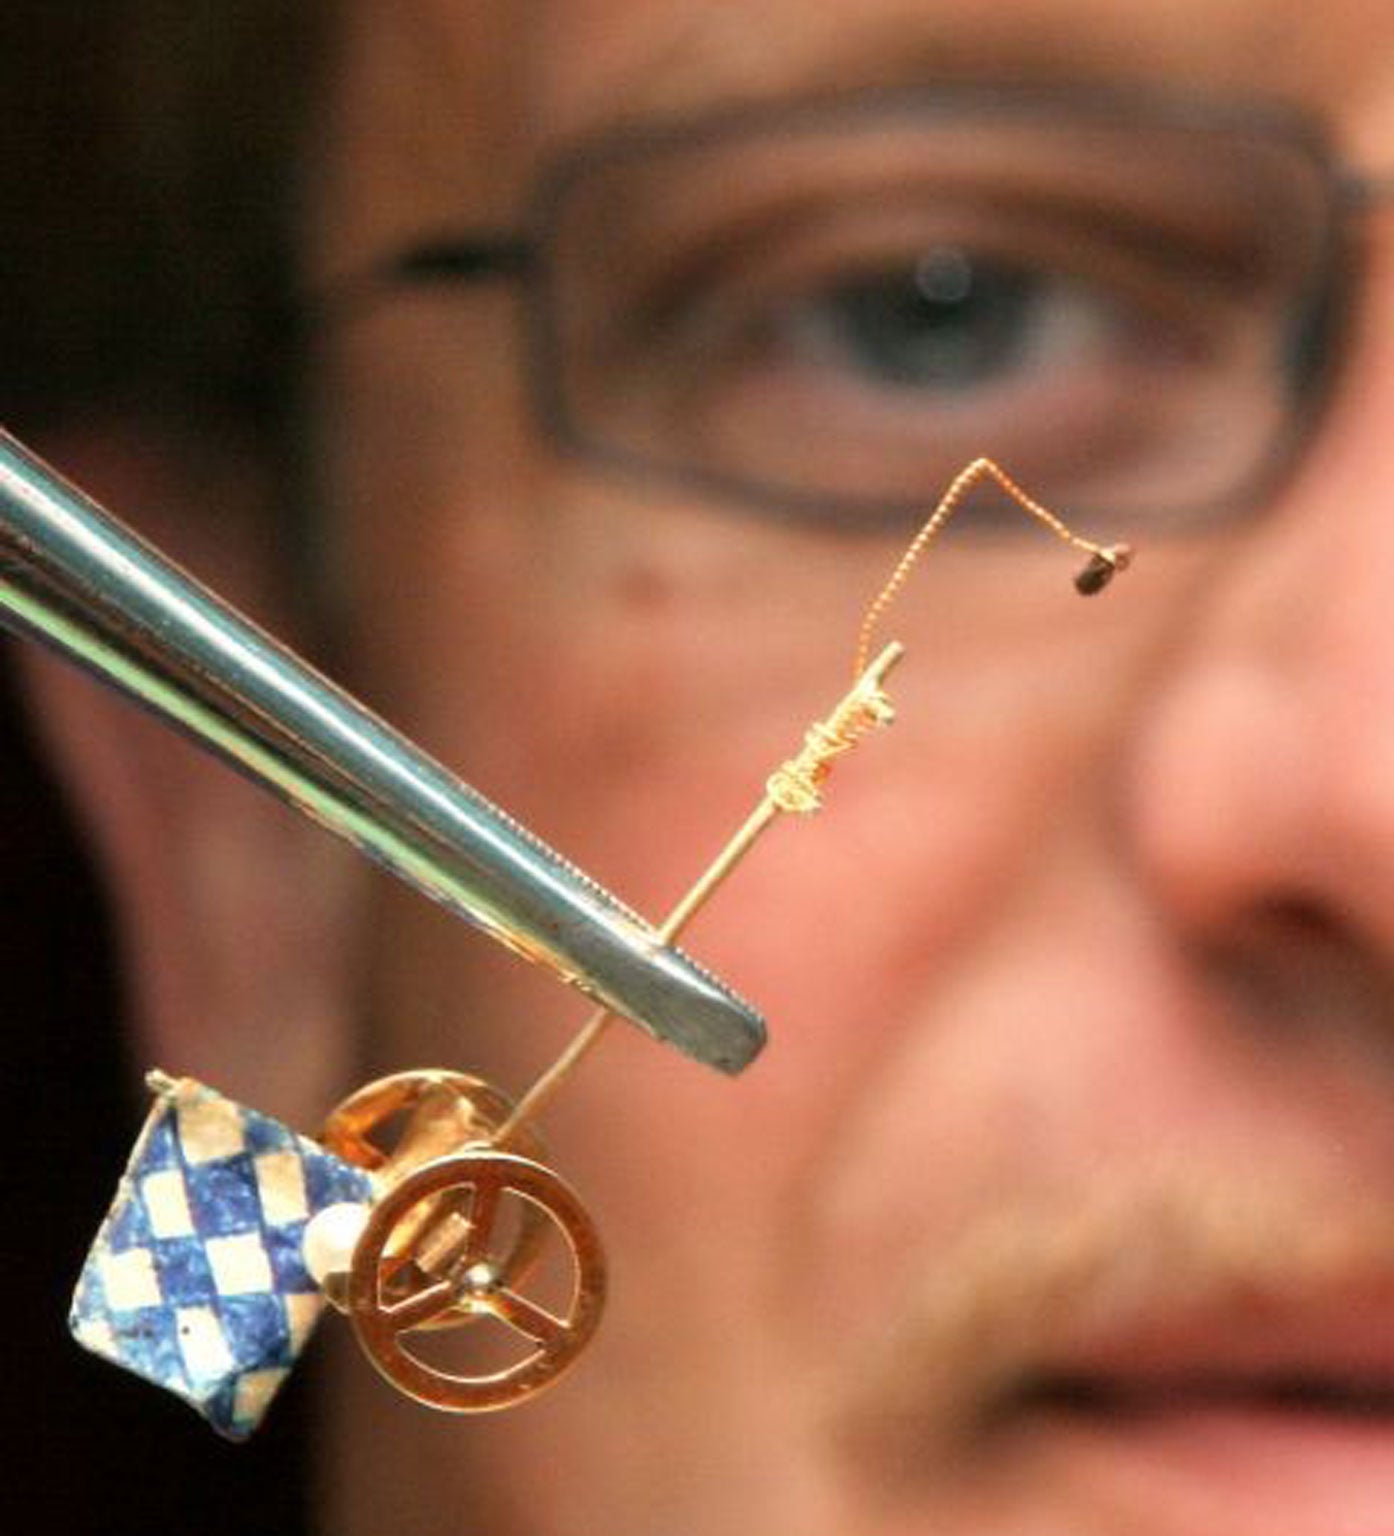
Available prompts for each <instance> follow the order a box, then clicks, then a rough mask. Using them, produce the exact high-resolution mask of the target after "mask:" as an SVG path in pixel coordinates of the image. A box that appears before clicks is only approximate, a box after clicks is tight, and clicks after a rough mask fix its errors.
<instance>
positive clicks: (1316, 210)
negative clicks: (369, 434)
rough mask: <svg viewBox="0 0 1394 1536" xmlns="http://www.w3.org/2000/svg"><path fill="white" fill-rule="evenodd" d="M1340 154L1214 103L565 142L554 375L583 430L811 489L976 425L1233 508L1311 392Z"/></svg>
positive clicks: (1022, 464)
mask: <svg viewBox="0 0 1394 1536" xmlns="http://www.w3.org/2000/svg"><path fill="white" fill-rule="evenodd" d="M1331 204H1332V197H1331V179H1330V177H1329V175H1328V174H1327V172H1326V170H1325V168H1324V164H1323V162H1321V161H1320V160H1319V159H1318V158H1317V157H1316V156H1315V155H1314V154H1313V153H1312V152H1311V151H1310V149H1309V148H1308V147H1307V146H1306V145H1305V144H1302V143H1299V142H1297V141H1292V142H1289V141H1287V140H1285V139H1284V138H1282V137H1281V136H1275V135H1267V134H1264V133H1261V132H1256V131H1255V132H1246V131H1244V130H1243V129H1242V128H1236V127H1234V126H1231V125H1226V126H1224V127H1208V126H1195V125H1190V124H1184V123H1176V124H1173V123H1162V124H1146V123H1137V122H1111V121H1109V120H1107V119H1100V118H1098V117H1093V116H1088V115H1085V116H1082V117H1081V118H1080V119H1078V120H1072V119H1070V118H1069V117H1062V116H1060V115H1055V116H1050V115H1045V114H1042V115H1035V114H1032V113H1023V112H1020V111H1003V112H1001V113H997V114H994V113H992V112H977V113H973V114H967V115H965V114H962V113H960V114H954V113H947V112H946V113H926V112H923V111H895V110H888V111H886V112H884V113H880V114H877V113H860V114H857V115H855V116H851V115H849V116H847V117H846V118H839V117H838V116H837V115H836V114H834V115H832V116H831V117H828V118H824V119H816V118H812V117H810V118H809V119H807V120H803V121H795V122H793V123H792V124H785V125H783V126H781V127H779V128H777V129H773V128H772V129H770V130H768V131H760V130H758V129H757V130H751V131H735V132H730V133H712V134H707V135H700V134H699V135H696V136H693V137H692V138H690V139H689V140H687V141H683V140H682V139H681V138H679V137H676V136H675V137H674V138H672V139H671V140H666V141H665V140H660V141H655V142H653V143H649V144H644V143H640V144H638V145H632V146H629V147H627V148H626V149H624V150H623V151H621V152H619V153H616V154H614V155H613V156H609V157H606V156H603V155H602V156H598V157H595V158H594V159H592V160H590V161H584V160H583V161H581V162H579V163H578V165H577V167H576V168H575V170H574V172H573V173H572V174H571V175H569V176H568V177H565V178H564V179H563V180H562V181H561V182H560V183H559V187H558V190H557V192H556V195H555V199H554V202H553V204H552V208H551V229H550V232H549V239H550V250H551V258H550V266H549V279H548V287H547V290H546V295H545V303H546V306H547V309H546V316H547V329H548V332H549V334H550V340H551V346H552V348H553V349H554V355H553V356H552V357H551V358H550V359H548V364H547V367H548V373H549V376H550V378H551V387H552V388H553V389H554V390H555V400H554V404H555V407H556V409H557V411H558V412H559V414H560V415H561V417H562V418H563V420H564V422H565V424H566V425H567V426H568V428H569V430H571V431H572V432H573V433H574V434H575V435H576V436H577V437H578V438H579V439H580V440H581V441H582V442H583V443H586V444H589V445H591V446H592V447H594V448H596V449H597V450H599V451H602V452H606V453H609V454H610V455H612V456H614V457H618V458H622V459H629V460H631V461H633V462H635V463H640V464H646V465H649V466H652V467H655V468H658V469H662V470H667V471H671V472H673V473H676V474H687V475H691V476H694V477H697V478H702V479H706V480H708V481H710V482H714V483H717V484H719V485H720V484H724V485H727V486H729V487H730V488H731V489H732V490H733V491H735V492H736V493H738V494H740V493H743V494H748V495H750V496H753V497H766V498H768V499H770V500H772V501H775V502H783V503H785V504H786V505H788V506H789V507H790V508H793V509H795V510H797V509H799V508H803V509H805V510H807V511H808V512H809V515H811V516H812V515H816V514H817V512H818V510H819V509H825V511H826V513H827V515H833V514H838V515H842V516H844V517H846V516H851V517H855V516H858V515H865V516H867V517H875V516H880V517H882V518H884V516H885V515H886V514H887V513H888V512H892V513H893V512H895V511H897V510H899V509H905V510H906V511H907V512H908V511H909V510H910V509H914V508H922V507H923V504H924V501H925V499H926V497H927V496H929V495H931V494H932V492H933V490H934V489H935V488H936V487H938V486H941V485H942V484H943V483H944V482H945V481H946V480H947V478H948V477H949V475H950V474H952V473H953V471H954V470H956V469H957V468H958V467H959V466H960V465H961V464H963V463H964V462H965V461H967V460H968V459H971V458H973V457H974V456H976V455H977V454H980V453H991V454H993V455H994V456H997V457H999V458H1001V459H1002V460H1003V461H1004V462H1007V463H1008V464H1009V465H1010V466H1011V468H1012V472H1013V473H1014V474H1015V475H1017V476H1019V477H1020V478H1021V479H1023V480H1024V481H1025V482H1026V483H1028V484H1029V485H1031V486H1032V488H1033V490H1034V491H1035V492H1036V493H1037V494H1039V495H1041V496H1042V497H1044V498H1045V499H1047V500H1052V499H1053V500H1054V501H1056V502H1058V503H1059V504H1060V505H1068V506H1070V507H1071V508H1072V509H1074V510H1086V511H1087V510H1088V509H1090V508H1094V507H1097V508H1099V509H1101V510H1103V509H1106V510H1107V511H1108V513H1109V514H1110V516H1112V517H1114V518H1115V519H1116V518H1119V517H1128V516H1129V515H1133V516H1137V517H1156V516H1166V515H1170V514H1185V513H1188V512H1192V511H1195V510H1205V509H1210V508H1214V507H1220V506H1224V505H1226V504H1229V503H1231V502H1233V500H1234V499H1235V498H1236V496H1239V495H1242V494H1243V492H1244V490H1245V488H1246V487H1248V486H1249V485H1250V484H1251V483H1252V482H1253V481H1254V480H1255V479H1256V478H1258V477H1261V476H1262V475H1263V474H1265V472H1266V471H1267V470H1268V469H1269V468H1270V466H1271V465H1272V464H1273V462H1274V461H1275V459H1277V458H1280V457H1281V456H1282V455H1283V453H1284V451H1285V448H1286V446H1287V443H1288V440H1289V439H1290V438H1291V437H1293V436H1294V435H1295V432H1296V430H1297V426H1298V425H1299V424H1300V418H1301V415H1302V411H1303V408H1304V406H1305V404H1306V402H1305V400H1304V399H1303V396H1302V390H1301V388H1300V387H1299V386H1300V384H1301V379H1300V378H1299V377H1298V376H1297V375H1296V374H1295V372H1294V365H1293V357H1294V352H1295V346H1294V335H1295V334H1296V333H1297V331H1298V330H1299V329H1300V328H1301V327H1302V326H1303V325H1304V323H1305V322H1306V320H1307V319H1308V318H1309V316H1310V313H1311V312H1312V310H1313V307H1314V305H1316V304H1317V303H1318V301H1319V299H1320V296H1321V289H1322V287H1323V285H1324V284H1325V283H1326V282H1327V281H1328V278H1329V271H1328V268H1329V266H1330V262H1331V235H1332V222H1333V220H1332V207H1331Z"/></svg>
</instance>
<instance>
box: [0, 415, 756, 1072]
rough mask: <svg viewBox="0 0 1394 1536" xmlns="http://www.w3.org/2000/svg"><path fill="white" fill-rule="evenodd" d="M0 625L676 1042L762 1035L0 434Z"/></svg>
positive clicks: (333, 691) (713, 1045)
mask: <svg viewBox="0 0 1394 1536" xmlns="http://www.w3.org/2000/svg"><path fill="white" fill-rule="evenodd" d="M0 623H3V624H4V625H5V626H6V627H7V628H10V629H13V630H15V631H17V632H19V633H22V634H26V635H28V636H31V637H32V638H35V639H38V640H40V641H42V642H44V643H45V644H46V645H48V646H50V647H51V648H53V649H55V650H57V651H59V652H61V653H62V654H64V655H66V656H68V657H69V658H70V659H72V660H74V661H76V662H79V663H80V664H82V665H83V666H84V667H86V668H87V669H88V670H90V671H91V672H93V673H95V674H96V675H97V676H99V677H101V678H102V679H104V680H105V681H107V682H109V683H111V684H113V685H114V686H116V687H118V688H120V689H122V690H123V691H124V692H126V693H128V694H130V695H132V696H133V697H134V698H136V699H137V700H139V701H140V702H141V703H142V704H144V705H145V706H146V707H147V708H148V709H150V710H152V711H153V712H154V713H156V714H157V715H159V716H161V717H162V718H163V719H165V720H166V721H168V722H170V723H171V724H173V725H176V726H178V727H180V728H181V729H182V730H183V731H185V732H186V733H188V734H189V735H191V736H192V737H194V738H195V739H196V740H197V741H199V742H200V743H202V744H203V745H204V746H206V747H208V748H209V749H211V750H212V751H214V752H216V753H218V754H219V755H220V756H222V757H223V758H225V759H227V760H228V761H229V762H231V763H233V764H234V765H235V766H237V767H238V768H239V769H241V770H242V771H243V772H244V773H245V774H247V775H249V776H250V777H251V778H253V779H255V780H257V781H259V782H260V783H262V784H263V785H265V786H267V787H268V788H270V789H272V790H273V791H275V792H276V793H277V794H279V795H280V796H282V797H283V798H284V799H286V800H287V801H289V802H290V803H291V804H293V805H295V806H297V807H298V808H299V809H300V810H302V811H303V812H304V813H305V814H306V815H308V816H310V817H312V818H313V819H314V820H315V821H317V822H319V823H320V824H322V825H323V826H325V827H327V828H329V829H330V830H332V831H334V832H337V833H339V834H340V835H341V836H343V837H345V838H347V839H348V840H349V841H350V842H352V843H353V844H354V845H355V846H356V847H358V848H359V849H361V850H362V851H363V852H364V853H365V854H367V855H369V856H370V857H371V858H373V859H375V860H376V861H377V862H378V863H380V864H383V865H385V866H386V867H387V868H388V869H391V870H392V871H393V872H394V873H395V874H397V875H399V876H401V878H402V879H404V880H406V881H407V882H408V883H409V884H411V885H413V886H415V887H416V888H417V889H418V890H420V891H422V892H424V893H425V894H426V895H428V896H430V897H432V898H433V899H435V900H436V901H438V902H440V903H442V904H443V905H444V906H446V907H448V908H450V909H451V910H452V911H454V912H457V913H459V914H460V915H461V916H463V917H466V918H468V919H469V920H470V921H472V922H474V923H476V924H478V925H479V926H480V927H481V928H483V929H485V930H486V931H487V932H488V933H490V934H491V935H492V936H493V937H494V938H496V939H498V940H500V941H501V942H502V943H504V944H506V945H508V946H509V947H510V948H511V949H514V950H516V951H517V952H519V953H521V954H523V955H526V956H527V957H528V958H530V959H533V960H537V961H540V962H542V963H543V964H545V965H547V966H549V967H550V968H551V969H552V970H554V971H555V972H556V973H557V974H558V975H559V976H561V977H562V978H563V979H564V980H566V981H569V982H571V983H572V984H574V985H575V986H577V987H579V988H580V989H581V990H582V991H583V992H585V993H587V994H588V995H589V996H591V997H592V998H594V999H595V1000H596V1001H598V1002H600V1003H602V1004H603V1005H604V1006H605V1007H607V1008H609V1009H613V1010H614V1011H615V1012H616V1013H619V1014H622V1015H624V1016H625V1017H626V1018H629V1019H631V1020H633V1021H634V1022H636V1023H639V1024H642V1025H644V1026H645V1027H646V1028H647V1029H649V1030H650V1031H652V1033H654V1034H655V1035H657V1036H658V1037H659V1038H661V1039H663V1040H667V1041H669V1042H670V1043H672V1044H673V1045H676V1046H678V1047H679V1048H680V1049H681V1050H683V1051H685V1052H687V1054H688V1055H690V1056H693V1057H695V1058H697V1059H698V1060H699V1061H703V1062H706V1063H708V1064H710V1065H712V1066H716V1067H720V1068H721V1069H723V1070H724V1071H727V1072H738V1071H740V1070H741V1068H742V1067H744V1066H745V1065H747V1063H748V1062H749V1061H750V1060H751V1059H752V1058H753V1057H754V1055H755V1054H756V1053H757V1052H758V1050H759V1049H760V1046H761V1045H762V1044H763V1041H764V1028H763V1025H762V1024H761V1021H760V1019H759V1017H758V1015H756V1014H755V1013H754V1012H752V1010H751V1009H750V1008H749V1007H748V1006H747V1005H746V1004H744V1003H743V1002H741V1001H740V999H739V998H737V997H735V996H734V995H733V994H732V993H730V992H729V991H728V990H727V989H726V988H725V987H723V986H722V985H721V983H720V982H718V981H716V980H715V979H714V978H712V977H711V976H709V975H707V974H706V973H705V972H703V971H702V970H700V969H699V968H698V967H697V966H695V965H694V964H693V963H692V962H691V961H690V960H688V959H687V958H686V957H685V956H684V955H682V954H681V953H680V952H678V951H677V950H675V949H672V948H671V947H668V946H665V945H664V944H663V943H662V941H661V940H660V939H659V937H658V936H657V934H656V933H655V932H654V930H653V929H652V928H651V927H650V926H649V925H648V924H646V923H645V922H643V921H642V920H641V919H640V918H638V917H636V916H635V915H634V914H633V913H632V912H630V911H629V910H628V909H627V908H625V907H624V906H622V905H621V904H620V903H619V902H618V901H616V900H615V898H614V897H612V896H611V895H609V894H608V892H606V891H604V890H603V889H602V888H601V887H600V886H598V885H596V884H595V883H594V882H593V881H592V880H590V879H589V878H588V877H586V876H585V875H583V874H582V873H581V872H580V871H579V870H577V869H575V868H574V867H573V866H572V865H570V864H568V863H567V862H566V861H565V860H564V859H562V858H561V857H559V856H558V855H557V854H556V853H554V852H553V851H552V850H551V849H550V848H548V847H547V846H546V845H545V844H543V843H542V842H541V841H539V840H538V839H537V838H536V837H534V836H533V835H532V834H531V833H529V832H528V831H526V829H524V828H523V827H520V826H519V825H518V824H517V823H516V822H515V821H513V820H512V819H511V818H510V817H508V816H506V815H505V814H504V813H503V812H502V811H500V810H499V809H498V808H497V807H495V806H493V805H491V804H490V803H489V801H487V800H486V799H485V798H484V797H483V796H482V795H480V794H478V793H477V792H476V791H474V790H472V789H470V788H469V787H468V786H467V785H465V784H462V783H461V782H460V781H459V780H458V779H456V778H455V777H454V776H453V775H451V774H450V773H448V772H447V771H446V770H445V769H444V768H442V767H441V766H440V765H439V764H438V763H436V762H434V761H432V760H431V759H430V758H429V757H427V756H426V755H425V754H424V753H423V752H421V751H420V750H419V749H417V748H416V747H415V746H413V745H412V744H411V743H410V742H409V741H407V740H406V739H405V738H404V737H403V736H401V735H400V734H399V733H398V732H396V731H394V730H392V729H391V728H390V727H389V726H387V725H386V724H385V723H384V722H383V721H381V720H380V719H378V718H377V717H376V716H375V715H373V714H372V713H370V712H369V711H368V710H367V709H366V708H364V707H363V706H362V705H361V704H359V703H357V702H356V701H355V700H354V699H352V698H351V697H350V696H349V695H348V694H346V693H345V692H344V691H343V690H342V689H340V688H338V687H337V686H335V685H334V684H332V683H330V682H329V681H328V680H326V679H325V678H324V677H322V676H321V675H319V674H318V673H316V672H315V671H314V670H313V669H312V668H310V667H309V666H307V665H306V664H305V663H304V662H302V661H300V660H299V659H298V658H296V657H295V656H293V655H292V654H291V653H290V652H289V651H288V650H287V649H286V648H285V647H283V646H281V645H280V644H278V643H277V642H276V641H275V640H273V639H271V638H270V637H269V636H268V635H266V634H265V633H263V632H262V631H261V630H259V629H257V628H256V627H255V626H254V625H252V624H251V623H250V622H248V620H246V619H245V618H243V617H242V616H241V615H240V614H238V613H237V612H236V611H235V610H234V609H233V608H231V607H230V606H229V605H228V604H227V603H225V602H223V601H222V600H221V599H220V598H218V597H217V596H216V595H215V594H213V593H212V592H210V591H209V590H208V589H207V588H206V587H202V586H200V585H199V584H198V583H197V582H196V581H194V580H193V579H192V578H191V577H189V576H188V575H186V574H185V573H183V572H182V571H180V570H178V569H177V568H176V567H175V566H174V565H172V564H171V563H170V562H169V561H168V560H166V559H165V558H163V557H162V556H161V555H160V554H159V553H158V552H157V551H156V550H154V549H153V548H152V547H151V546H150V545H149V544H147V543H146V542H144V541H143V540H141V539H140V538H138V537H137V536H136V535H135V534H133V533H131V532H130V531H129V530H128V529H126V528H124V527H122V526H121V525H120V524H119V523H118V522H116V520H115V519H114V518H112V517H111V516H110V515H109V514H108V513H106V512H104V511H103V510H102V509H101V508H100V507H98V506H97V505H96V504H95V503H94V502H93V501H92V500H91V499H90V498H88V497H87V496H85V495H83V494H82V493H81V492H80V491H78V490H77V489H75V488H74V487H73V486H71V485H69V484H68V483H67V482H66V481H64V480H63V479H62V478H61V477H60V476H59V475H57V474H56V473H55V472H54V471H53V470H51V469H50V468H48V467H47V466H46V465H45V464H44V463H42V461H40V460H39V459H38V458H36V457H35V456H34V455H33V454H31V453H30V452H28V450H26V449H25V448H23V447H21V445H20V444H19V443H17V442H16V441H15V440H14V439H13V438H12V437H10V436H8V435H7V434H5V433H3V432H0ZM499 728H500V729H501V730H506V729H507V728H508V722H507V721H500V722H499Z"/></svg>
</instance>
